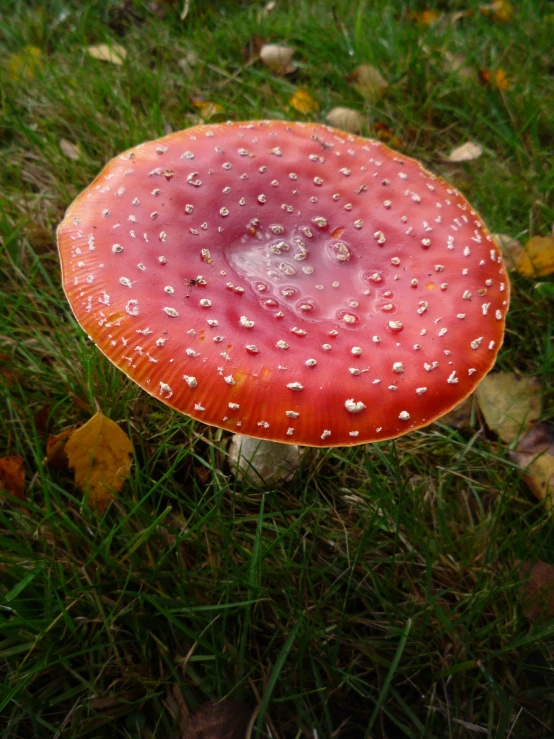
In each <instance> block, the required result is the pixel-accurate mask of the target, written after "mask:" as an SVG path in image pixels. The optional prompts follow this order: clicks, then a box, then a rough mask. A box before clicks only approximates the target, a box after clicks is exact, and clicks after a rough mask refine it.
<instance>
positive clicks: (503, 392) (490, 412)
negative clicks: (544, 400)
mask: <svg viewBox="0 0 554 739" xmlns="http://www.w3.org/2000/svg"><path fill="white" fill-rule="evenodd" d="M475 395H476V396H477V402H478V403H479V408H480V409H481V412H482V414H483V416H484V418H485V421H486V423H487V426H488V427H489V428H490V429H491V430H492V431H495V432H496V433H497V434H498V436H500V438H501V439H502V441H505V442H506V443H507V444H509V443H510V442H511V441H514V440H515V439H517V437H518V436H519V435H520V434H521V433H522V432H525V431H527V430H528V429H529V428H530V427H531V426H532V425H533V424H534V423H536V421H538V419H539V417H540V413H541V383H540V381H539V380H538V379H537V378H535V377H519V376H518V375H515V374H513V373H512V372H491V373H489V374H488V375H487V376H486V377H485V378H484V379H483V380H482V382H481V383H480V385H478V387H477V389H476V391H475Z"/></svg>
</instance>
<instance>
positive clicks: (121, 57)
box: [87, 44, 127, 66]
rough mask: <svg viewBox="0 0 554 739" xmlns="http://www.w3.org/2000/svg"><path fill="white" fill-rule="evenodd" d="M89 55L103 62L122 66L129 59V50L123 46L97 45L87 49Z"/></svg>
mask: <svg viewBox="0 0 554 739" xmlns="http://www.w3.org/2000/svg"><path fill="white" fill-rule="evenodd" d="M87 54H88V55H89V56H91V57H93V58H94V59H99V60H100V61H102V62H110V64H117V65H118V66H121V65H122V64H123V62H124V61H125V59H126V58H127V49H126V48H125V47H124V46H121V44H111V45H108V44H97V45H95V46H88V47H87Z"/></svg>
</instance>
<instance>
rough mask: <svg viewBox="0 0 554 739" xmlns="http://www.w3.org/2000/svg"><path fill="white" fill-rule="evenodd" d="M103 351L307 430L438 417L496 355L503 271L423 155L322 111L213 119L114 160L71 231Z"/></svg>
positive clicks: (289, 434)
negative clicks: (298, 119)
mask: <svg viewBox="0 0 554 739" xmlns="http://www.w3.org/2000/svg"><path fill="white" fill-rule="evenodd" d="M58 245H59V251H60V257H61V263H62V270H63V282H64V289H65V292H66V295H67V298H68V300H69V302H70V304H71V307H72V309H73V311H74V313H75V316H76V318H77V320H78V321H79V323H80V324H81V326H82V327H83V328H84V330H85V331H86V332H87V333H88V334H89V336H90V337H91V338H92V340H93V341H94V342H95V343H96V344H97V346H98V347H99V348H100V349H101V351H102V352H103V353H104V354H105V355H106V356H107V357H108V358H109V359H110V360H111V361H112V362H113V363H114V364H116V365H117V366H118V367H119V368H120V369H122V370H123V371H124V372H125V373H126V374H127V375H128V376H129V377H131V378H132V379H133V380H135V382H137V383H138V384H139V385H140V386H141V387H143V388H144V389H145V390H146V391H147V392H149V393H150V394H151V395H153V396H155V397H156V398H158V399H160V400H162V401H163V402H164V403H166V404H167V405H169V406H171V407H173V408H175V409H177V410H179V411H181V412H182V413H186V414H187V415H189V416H192V417H193V418H196V419H198V420H201V421H203V422H204V423H207V424H211V425H214V426H219V427H221V428H224V429H227V430H229V431H233V432H239V433H241V434H247V435H249V436H253V437H257V438H262V439H271V440H273V441H282V442H288V443H296V444H302V445H310V446H320V447H324V446H338V445H345V446H346V445H353V444H360V443H363V442H371V441H379V440H383V439H390V438H393V437H396V436H400V435H401V434H404V433H406V432H408V431H412V430H413V429H417V428H420V427H421V426H425V425H427V424H429V423H431V422H432V421H434V420H435V419H436V418H438V417H439V416H441V415H443V414H444V413H446V412H447V411H449V410H450V409H451V408H453V407H454V406H455V405H457V404H458V403H460V402H461V401H462V400H463V399H464V398H466V397H467V396H468V395H469V394H470V393H471V392H472V391H473V390H474V389H475V386H476V385H477V384H478V382H479V381H480V380H481V379H482V378H483V377H484V375H485V374H486V373H487V372H488V371H489V370H490V369H491V367H492V366H493V364H494V361H495V357H496V354H497V352H498V349H499V348H500V345H501V344H502V338H503V333H504V324H505V316H506V312H507V310H508V300H509V282H508V278H507V275H506V270H505V268H504V266H503V264H502V258H501V255H500V251H499V249H498V248H497V246H496V245H495V243H494V241H493V240H492V237H491V235H490V233H489V231H488V230H487V228H486V227H485V226H484V224H483V222H482V220H481V218H480V217H479V215H478V214H477V213H476V212H475V210H474V209H473V208H472V207H471V205H469V203H468V202H467V201H466V200H465V199H464V198H463V197H462V195H460V193H458V192H457V191H456V190H455V189H454V188H453V187H451V186H449V185H448V184H447V183H446V182H444V181H443V180H442V179H440V178H439V177H436V176H435V175H433V174H431V173H430V172H428V171H426V170H425V169H424V168H423V167H422V166H421V164H419V163H418V162H417V161H415V160H413V159H409V158H408V157H405V156H403V155H400V154H398V153H397V152H394V151H392V150H391V149H389V148H387V147H386V146H385V145H384V144H382V143H381V142H378V141H372V140H368V139H364V138H360V137H358V136H354V135H351V134H347V133H344V132H342V131H339V130H337V129H334V128H330V127H328V126H324V125H319V124H310V123H288V122H283V121H255V122H246V123H227V124H216V125H204V126H196V127H193V128H189V129H188V130H185V131H181V132H178V133H174V134H171V135H169V136H166V137H164V138H162V139H159V140H157V141H151V142H148V143H145V144H141V145H139V146H136V147H134V148H132V149H130V150H129V151H127V152H125V153H124V154H122V155H121V156H119V157H117V158H115V159H113V160H112V161H111V162H110V163H109V164H108V165H107V166H106V168H105V169H104V170H103V171H102V172H101V173H100V175H99V176H98V177H97V178H96V179H95V180H94V182H93V183H92V184H91V185H90V186H89V187H88V188H87V189H86V190H85V191H84V192H83V193H82V194H81V195H80V196H79V197H78V198H77V199H76V200H75V201H74V202H73V203H72V205H71V206H70V207H69V209H68V211H67V213H66V216H65V218H64V220H63V222H62V223H61V225H60V227H59V229H58Z"/></svg>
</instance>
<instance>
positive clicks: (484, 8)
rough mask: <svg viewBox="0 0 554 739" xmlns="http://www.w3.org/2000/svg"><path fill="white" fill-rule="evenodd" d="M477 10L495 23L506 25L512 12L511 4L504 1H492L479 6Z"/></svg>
mask: <svg viewBox="0 0 554 739" xmlns="http://www.w3.org/2000/svg"><path fill="white" fill-rule="evenodd" d="M479 10H480V11H481V13H482V14H483V15H486V16H489V17H491V18H492V19H493V20H494V21H496V22H497V23H508V21H510V20H511V18H512V15H513V12H514V9H513V6H512V5H511V3H508V2H505V0H494V2H492V3H489V4H488V5H480V6H479Z"/></svg>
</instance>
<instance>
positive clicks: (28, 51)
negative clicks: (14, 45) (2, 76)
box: [6, 46, 42, 82]
mask: <svg viewBox="0 0 554 739" xmlns="http://www.w3.org/2000/svg"><path fill="white" fill-rule="evenodd" d="M41 67H42V53H41V50H40V49H39V48H38V47H37V46H26V47H25V48H24V49H23V51H22V52H20V53H19V54H10V55H9V56H8V59H7V62H6V70H7V73H8V77H10V79H12V80H15V81H16V82H17V81H18V80H21V79H23V80H26V81H29V80H32V79H33V77H34V76H35V75H36V74H37V72H38V71H39V70H40V69H41Z"/></svg>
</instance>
